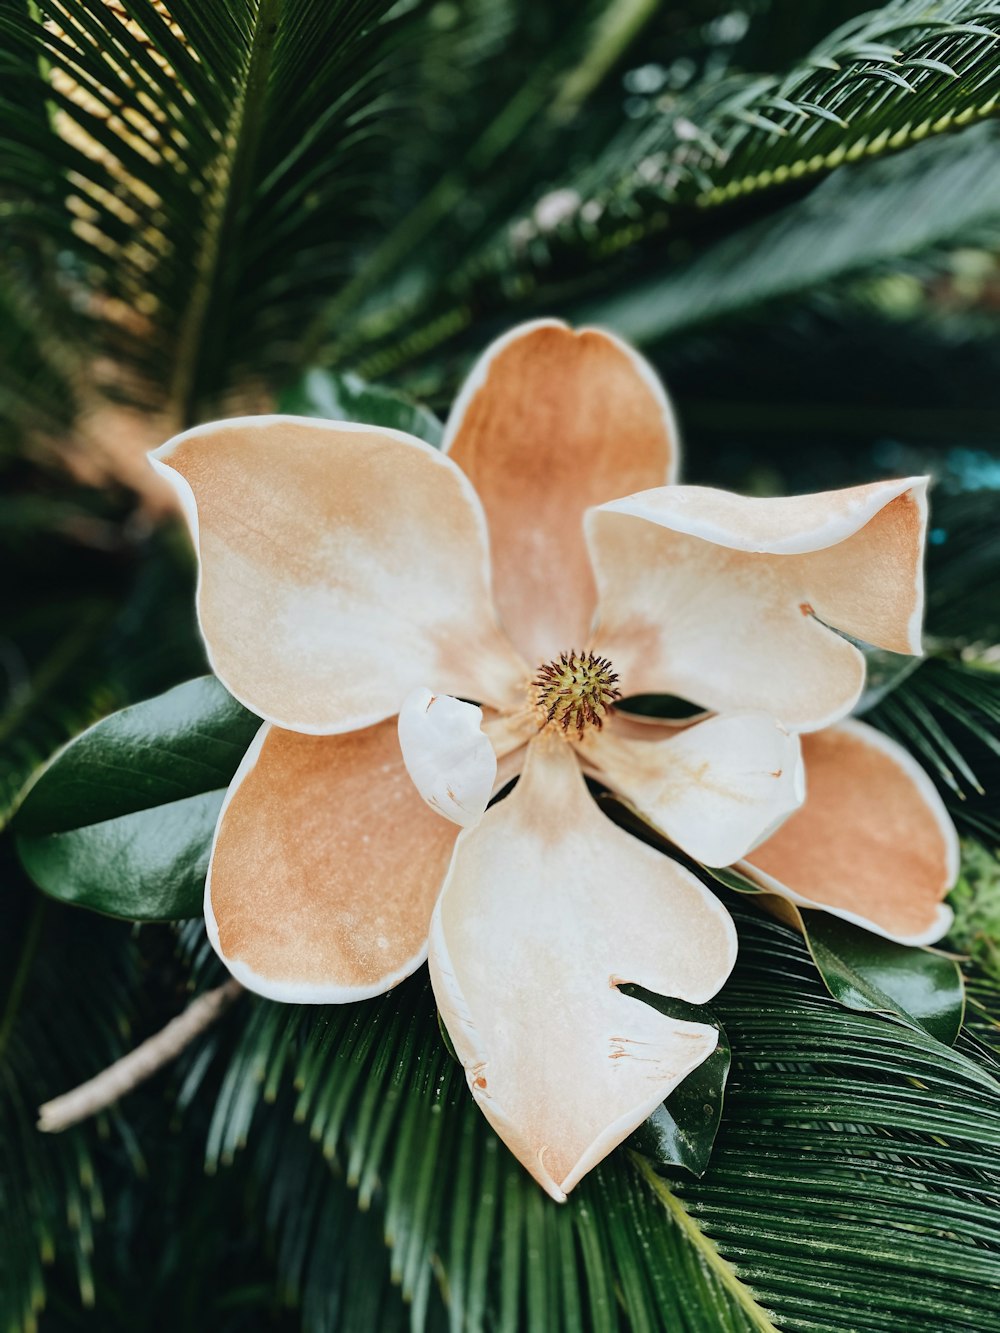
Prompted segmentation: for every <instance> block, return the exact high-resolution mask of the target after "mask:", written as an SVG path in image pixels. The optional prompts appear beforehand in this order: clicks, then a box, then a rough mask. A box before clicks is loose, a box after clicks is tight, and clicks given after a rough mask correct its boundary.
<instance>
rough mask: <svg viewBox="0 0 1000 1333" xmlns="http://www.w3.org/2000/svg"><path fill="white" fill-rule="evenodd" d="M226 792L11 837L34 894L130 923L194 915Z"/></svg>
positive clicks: (204, 794) (203, 887)
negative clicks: (41, 893)
mask: <svg viewBox="0 0 1000 1333" xmlns="http://www.w3.org/2000/svg"><path fill="white" fill-rule="evenodd" d="M224 796H225V792H224V791H209V792H203V793H202V794H201V795H200V796H189V797H187V799H186V800H182V801H172V802H170V804H169V805H161V806H156V807H154V808H153V809H150V810H137V811H135V812H133V813H132V814H130V815H122V816H121V817H120V818H119V819H109V820H107V821H106V822H104V823H100V824H88V825H86V826H85V827H83V828H77V829H70V830H69V831H68V832H66V833H50V834H47V835H42V836H40V837H39V836H25V837H19V838H18V839H17V849H18V853H19V855H20V857H21V863H22V865H23V866H24V868H25V870H27V872H28V874H29V875H30V876H31V878H32V879H33V880H34V881H35V883H36V884H37V885H38V887H39V888H40V889H44V890H45V892H46V893H48V894H51V895H52V897H54V898H60V899H62V901H63V902H66V903H74V904H75V905H76V906H78V907H89V908H91V909H92V910H93V911H96V912H103V913H104V914H105V915H107V916H117V917H123V918H125V919H126V920H128V921H174V920H177V919H179V918H181V917H187V916H199V915H200V914H201V910H202V896H203V893H204V889H205V875H206V872H207V871H208V854H209V850H210V849H211V846H212V834H213V833H214V831H215V825H216V821H217V820H218V818H219V810H220V809H221V807H222V800H223V797H224Z"/></svg>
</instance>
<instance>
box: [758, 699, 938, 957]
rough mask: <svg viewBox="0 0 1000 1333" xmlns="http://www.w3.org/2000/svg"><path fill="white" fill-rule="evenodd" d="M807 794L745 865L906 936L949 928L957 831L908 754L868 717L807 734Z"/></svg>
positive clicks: (892, 934) (798, 897)
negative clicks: (945, 900)
mask: <svg viewBox="0 0 1000 1333" xmlns="http://www.w3.org/2000/svg"><path fill="white" fill-rule="evenodd" d="M802 748H803V755H804V758H805V766H806V782H807V793H806V802H805V805H804V806H803V807H802V809H801V810H800V811H798V812H797V813H796V814H794V815H792V816H791V818H790V819H789V820H788V822H787V823H786V824H784V825H783V826H782V827H781V828H780V829H779V830H778V832H777V833H776V834H775V835H774V837H772V838H771V839H769V840H768V841H767V842H765V843H764V844H763V846H761V847H758V848H757V849H756V851H754V852H753V853H752V854H751V855H750V856H749V858H748V860H747V863H746V864H745V865H744V866H743V869H744V870H746V871H747V873H748V874H750V875H751V876H752V877H753V878H754V879H756V880H758V882H760V883H761V884H762V885H763V886H764V887H766V888H769V889H772V890H773V891H774V892H775V893H779V894H781V895H782V896H783V897H785V898H789V899H790V900H791V901H792V902H794V903H798V904H799V905H800V906H802V907H822V908H824V909H825V910H826V911H828V912H832V913H833V914H834V915H835V916H840V917H843V918H844V919H845V920H846V921H853V922H855V924H857V925H859V926H864V927H865V928H866V929H867V930H872V931H874V932H875V933H876V934H878V935H884V936H886V937H887V938H888V939H891V940H898V941H899V942H900V943H901V944H931V943H933V942H934V941H935V940H938V939H940V938H941V936H942V935H943V934H944V933H945V932H946V931H947V929H948V927H949V925H950V924H951V911H950V909H949V908H948V907H946V906H945V905H944V903H943V902H942V899H943V898H944V896H945V894H946V893H947V891H948V890H949V889H950V888H951V886H952V885H953V884H954V882H955V879H956V877H957V875H958V858H959V849H958V836H957V834H956V833H955V826H954V825H953V824H952V822H951V819H950V818H949V817H948V812H947V811H946V810H945V808H944V805H943V803H942V801H941V798H940V796H939V795H938V793H937V791H936V790H935V788H934V784H933V783H932V782H931V780H930V778H929V777H928V776H927V774H926V773H925V772H924V771H923V769H922V768H920V766H919V765H918V764H917V763H915V762H914V760H913V759H912V757H911V756H910V754H909V753H908V752H907V751H906V750H904V749H903V747H902V746H901V745H897V744H896V742H895V741H893V740H890V739H889V737H888V736H886V735H884V734H883V733H882V732H880V731H876V730H875V728H874V727H869V726H867V725H866V724H865V723H863V722H855V721H850V722H842V723H841V724H840V725H839V726H836V727H830V728H829V729H828V730H826V731H819V732H816V733H814V734H813V735H810V736H804V737H803V738H802Z"/></svg>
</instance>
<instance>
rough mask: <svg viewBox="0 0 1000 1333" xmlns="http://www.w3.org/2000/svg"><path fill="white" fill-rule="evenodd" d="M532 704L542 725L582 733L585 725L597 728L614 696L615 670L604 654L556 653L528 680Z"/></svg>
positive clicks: (618, 694) (617, 693) (617, 695)
mask: <svg viewBox="0 0 1000 1333" xmlns="http://www.w3.org/2000/svg"><path fill="white" fill-rule="evenodd" d="M532 688H533V689H534V691H535V704H536V707H537V708H538V709H539V711H540V712H541V713H543V714H544V717H545V721H544V722H543V723H542V725H543V726H549V725H550V724H551V725H552V726H554V727H560V728H561V729H562V730H563V731H564V732H566V733H569V732H570V730H574V731H575V732H576V734H577V735H578V736H582V735H583V732H584V730H585V729H586V728H587V727H598V728H600V727H601V726H603V724H604V718H605V716H606V714H607V713H608V710H609V709H610V707H611V705H612V704H613V703H614V701H615V700H616V699H620V698H621V694H622V692H621V690H620V689H618V672H617V671H615V670H614V668H613V667H612V665H611V663H610V662H609V661H608V659H607V658H606V657H597V656H595V654H594V653H578V652H570V653H560V654H559V656H558V658H556V659H555V660H554V661H552V662H546V663H545V664H544V666H540V667H539V668H538V673H537V675H536V676H535V679H534V680H533V681H532Z"/></svg>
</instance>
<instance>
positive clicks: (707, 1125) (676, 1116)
mask: <svg viewBox="0 0 1000 1333" xmlns="http://www.w3.org/2000/svg"><path fill="white" fill-rule="evenodd" d="M622 990H623V991H624V993H625V994H626V995H634V996H635V997H636V998H637V999H641V1000H644V1001H645V1002H646V1004H651V1005H652V1006H653V1007H654V1009H659V1011H660V1013H662V1014H668V1015H669V1016H670V1017H671V1018H683V1019H685V1020H686V1021H687V1022H689V1023H708V1024H710V1025H711V1026H712V1027H714V1028H716V1029H717V1030H718V1033H719V1044H718V1046H716V1048H715V1050H714V1051H713V1052H712V1054H711V1055H710V1056H709V1057H708V1059H707V1060H706V1061H705V1062H704V1064H701V1065H699V1066H698V1068H697V1069H696V1070H695V1071H694V1073H692V1074H688V1076H687V1078H686V1079H685V1080H684V1082H683V1083H682V1084H681V1085H680V1087H679V1088H676V1089H675V1090H674V1091H673V1092H672V1093H671V1094H670V1096H669V1097H668V1098H667V1100H666V1101H665V1102H664V1103H663V1105H662V1106H659V1107H657V1109H656V1110H655V1111H654V1112H653V1114H652V1115H651V1116H650V1117H649V1119H648V1120H646V1121H645V1123H644V1124H642V1125H640V1126H639V1128H638V1129H637V1130H636V1132H635V1133H634V1134H633V1135H632V1138H631V1139H630V1141H629V1142H630V1145H631V1147H632V1148H634V1149H635V1150H636V1152H639V1153H641V1154H642V1155H643V1156H644V1157H647V1158H649V1160H650V1161H652V1162H653V1163H655V1165H656V1166H658V1167H664V1166H681V1167H684V1168H685V1169H686V1170H687V1171H690V1172H691V1174H692V1175H694V1176H701V1175H704V1174H705V1170H706V1169H707V1167H708V1163H709V1160H710V1158H711V1156H712V1146H713V1144H714V1143H715V1136H716V1134H717V1133H718V1132H719V1124H720V1122H721V1120H722V1105H723V1100H724V1098H725V1092H726V1079H727V1078H728V1077H729V1067H730V1065H731V1063H732V1052H731V1051H730V1048H729V1039H728V1038H727V1037H726V1030H725V1028H724V1027H723V1026H722V1024H721V1023H720V1022H719V1020H718V1018H717V1017H716V1016H715V1014H713V1013H712V1011H711V1009H709V1008H708V1007H707V1006H704V1005H702V1006H696V1005H693V1004H684V1003H683V1002H682V1001H680V1000H670V999H666V998H665V997H664V996H662V995H654V994H653V993H652V992H651V991H645V990H640V989H639V987H637V986H623V987H622Z"/></svg>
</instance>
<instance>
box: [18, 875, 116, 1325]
mask: <svg viewBox="0 0 1000 1333" xmlns="http://www.w3.org/2000/svg"><path fill="white" fill-rule="evenodd" d="M4 876H5V888H6V890H7V905H6V908H5V924H4V930H3V936H2V939H0V961H2V963H3V976H4V981H5V984H4V993H3V1002H2V1009H0V1213H2V1215H3V1220H4V1240H3V1244H2V1246H0V1329H2V1330H3V1333H20V1331H21V1330H22V1329H33V1328H35V1327H36V1326H37V1325H36V1322H35V1321H36V1317H37V1315H38V1313H39V1311H40V1310H41V1309H42V1307H43V1305H44V1303H45V1280H44V1266H45V1264H46V1263H50V1262H51V1261H52V1259H53V1258H54V1257H55V1255H56V1253H57V1252H58V1253H60V1254H61V1255H62V1256H63V1257H64V1258H68V1259H69V1261H70V1262H71V1263H72V1265H73V1266H74V1267H75V1270H76V1279H77V1284H78V1289H79V1297H78V1298H79V1299H82V1301H83V1303H84V1304H85V1305H89V1304H92V1303H93V1297H94V1288H93V1276H92V1258H93V1247H94V1232H95V1228H96V1226H97V1224H98V1223H99V1222H100V1221H101V1219H102V1218H103V1216H104V1199H103V1195H102V1191H101V1184H100V1181H99V1179H98V1176H97V1172H96V1167H95V1155H96V1154H95V1150H94V1149H95V1136H94V1131H93V1127H86V1128H82V1129H75V1130H73V1131H71V1132H70V1133H69V1134H67V1135H66V1137H65V1138H64V1139H62V1140H60V1141H59V1142H58V1143H55V1144H53V1143H52V1142H51V1141H46V1140H45V1139H43V1138H42V1137H41V1136H40V1135H39V1134H38V1132H37V1130H36V1128H35V1115H36V1108H37V1106H38V1103H39V1099H40V1098H41V1099H42V1100H44V1099H45V1098H46V1097H48V1096H49V1095H51V1093H52V1092H53V1091H54V1090H55V1089H57V1088H59V1087H60V1086H61V1085H62V1083H63V1081H64V1080H65V1079H66V1078H67V1077H69V1078H73V1077H76V1076H80V1075H81V1071H82V1070H84V1069H88V1068H91V1069H92V1068H93V1067H94V1066H95V1065H99V1064H102V1063H105V1062H107V1061H108V1060H113V1059H115V1058H116V1057H117V1056H119V1055H121V1054H122V1053H123V1050H124V1048H125V1046H126V1044H127V1041H128V1020H129V1018H130V1016H131V1014H132V1012H133V1010H134V995H135V990H136V987H135V981H136V965H137V955H136V951H135V948H134V946H130V945H129V944H128V941H127V939H126V938H125V932H123V929H122V928H121V927H120V926H117V925H115V924H113V923H111V922H108V921H102V920H101V919H99V918H97V917H89V918H87V919H86V920H80V919H79V918H77V919H75V920H70V919H69V918H70V916H71V915H72V914H70V913H67V912H66V911H65V910H64V909H62V908H60V907H57V906H55V905H54V904H49V905H48V906H47V905H46V903H45V900H44V899H42V898H40V897H37V896H33V897H32V898H31V899H30V900H29V896H28V894H27V893H26V892H21V891H20V890H19V886H18V884H17V881H16V878H15V875H14V873H13V868H12V867H10V866H9V865H6V864H5V865H4ZM82 959H87V960H88V963H87V967H86V968H84V967H81V966H80V963H81V960H82ZM90 967H97V968H99V970H100V972H101V978H102V980H101V985H100V986H95V985H94V984H93V980H92V976H91V975H90V974H89V968H90Z"/></svg>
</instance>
